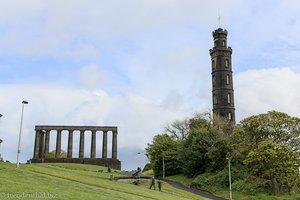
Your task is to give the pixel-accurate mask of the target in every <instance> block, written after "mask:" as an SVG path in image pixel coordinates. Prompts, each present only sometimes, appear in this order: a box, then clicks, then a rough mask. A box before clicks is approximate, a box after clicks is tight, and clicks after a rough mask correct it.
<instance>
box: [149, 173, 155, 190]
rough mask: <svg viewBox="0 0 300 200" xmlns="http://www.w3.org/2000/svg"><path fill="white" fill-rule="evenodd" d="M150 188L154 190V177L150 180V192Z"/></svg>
mask: <svg viewBox="0 0 300 200" xmlns="http://www.w3.org/2000/svg"><path fill="white" fill-rule="evenodd" d="M152 186H153V188H154V190H155V178H154V176H152V178H151V185H150V188H149V189H150V190H151V188H152Z"/></svg>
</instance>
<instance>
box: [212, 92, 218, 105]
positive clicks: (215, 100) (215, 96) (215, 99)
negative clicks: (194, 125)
mask: <svg viewBox="0 0 300 200" xmlns="http://www.w3.org/2000/svg"><path fill="white" fill-rule="evenodd" d="M213 103H214V104H217V103H218V100H217V95H215V94H214V99H213Z"/></svg>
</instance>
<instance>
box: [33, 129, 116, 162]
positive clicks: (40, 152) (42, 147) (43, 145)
mask: <svg viewBox="0 0 300 200" xmlns="http://www.w3.org/2000/svg"><path fill="white" fill-rule="evenodd" d="M63 130H66V131H68V132H69V135H68V149H67V158H73V132H74V131H80V142H79V158H84V139H85V137H84V136H85V135H84V134H85V131H91V132H92V136H91V152H90V158H96V134H97V132H98V131H102V132H103V141H102V158H107V134H108V132H112V159H116V160H117V135H118V128H117V127H114V126H113V127H112V126H35V131H36V135H35V145H34V153H33V158H34V159H41V158H47V157H48V154H49V143H50V131H56V134H57V137H56V149H55V158H60V154H61V133H62V131H63Z"/></svg>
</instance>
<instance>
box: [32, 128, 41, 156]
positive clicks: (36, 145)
mask: <svg viewBox="0 0 300 200" xmlns="http://www.w3.org/2000/svg"><path fill="white" fill-rule="evenodd" d="M39 143H40V130H35V142H34V152H33V158H34V159H39V148H40V144H39Z"/></svg>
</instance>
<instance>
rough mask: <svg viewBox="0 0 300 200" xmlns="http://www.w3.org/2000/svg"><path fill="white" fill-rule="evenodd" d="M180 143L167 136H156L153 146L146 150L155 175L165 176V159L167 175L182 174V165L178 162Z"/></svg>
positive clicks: (150, 145) (149, 145)
mask: <svg viewBox="0 0 300 200" xmlns="http://www.w3.org/2000/svg"><path fill="white" fill-rule="evenodd" d="M179 148H180V142H179V141H177V140H175V139H174V138H172V137H171V136H169V135H167V134H163V135H156V136H154V138H153V141H152V143H151V144H148V147H147V148H146V156H147V157H148V158H149V160H150V162H151V164H152V166H153V171H154V173H155V175H157V176H162V174H163V171H162V170H163V157H164V161H165V175H173V174H178V173H180V172H181V163H180V161H179V160H178V149H179Z"/></svg>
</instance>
